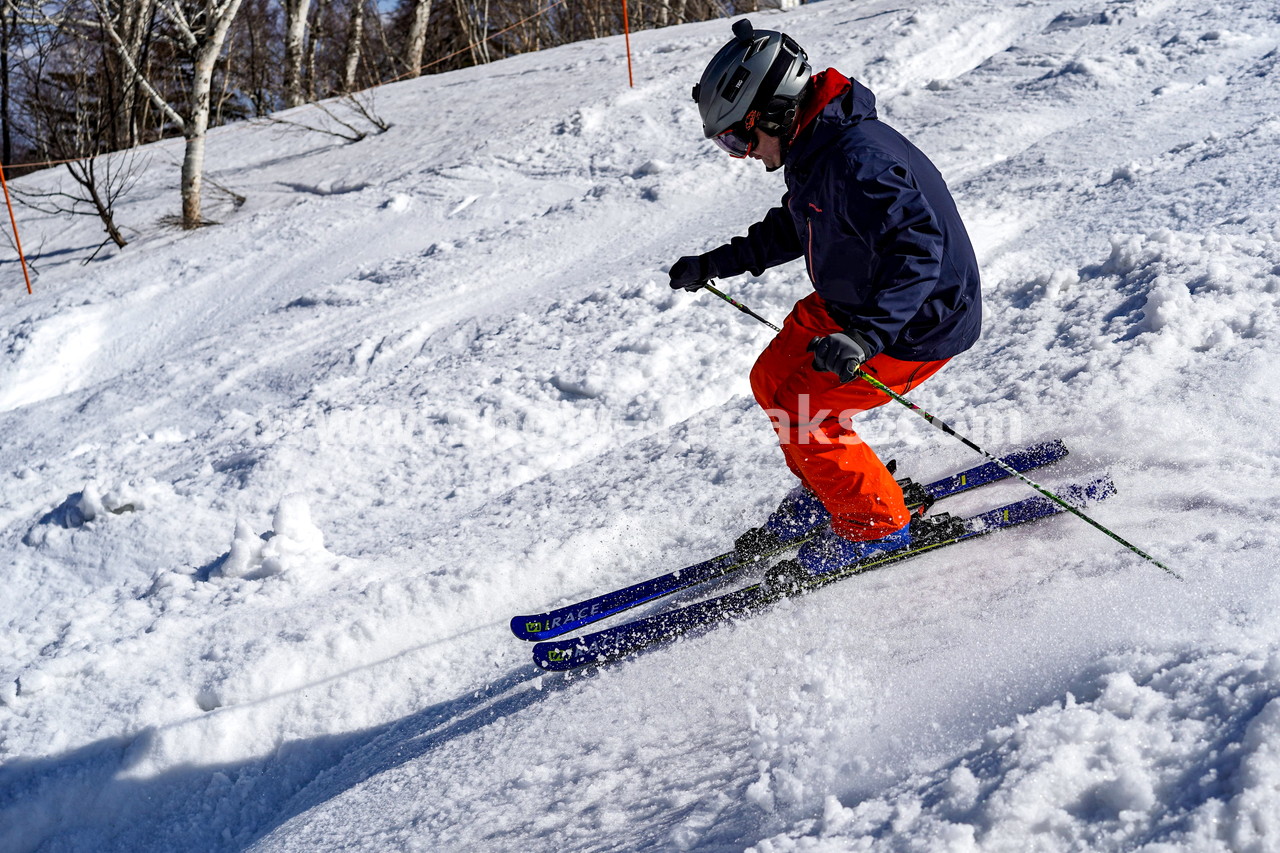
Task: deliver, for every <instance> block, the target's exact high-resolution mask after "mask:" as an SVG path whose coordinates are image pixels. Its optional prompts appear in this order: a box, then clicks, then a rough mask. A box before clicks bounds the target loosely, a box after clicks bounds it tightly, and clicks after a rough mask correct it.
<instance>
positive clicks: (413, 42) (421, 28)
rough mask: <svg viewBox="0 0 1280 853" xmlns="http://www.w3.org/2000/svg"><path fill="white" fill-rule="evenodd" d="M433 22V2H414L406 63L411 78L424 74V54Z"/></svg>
mask: <svg viewBox="0 0 1280 853" xmlns="http://www.w3.org/2000/svg"><path fill="white" fill-rule="evenodd" d="M430 22H431V0H413V17H412V18H411V19H410V24H409V38H408V39H407V40H406V41H405V63H406V64H407V65H408V66H409V74H408V76H409V77H417V76H418V75H419V74H421V73H422V54H423V51H425V50H426V47H427V24H428V23H430Z"/></svg>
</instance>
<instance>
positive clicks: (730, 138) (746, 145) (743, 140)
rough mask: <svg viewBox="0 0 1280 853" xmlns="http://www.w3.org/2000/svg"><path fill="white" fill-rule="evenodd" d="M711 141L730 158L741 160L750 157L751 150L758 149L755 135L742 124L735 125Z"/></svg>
mask: <svg viewBox="0 0 1280 853" xmlns="http://www.w3.org/2000/svg"><path fill="white" fill-rule="evenodd" d="M711 139H712V141H713V142H715V144H716V145H719V146H720V148H721V150H723V151H725V152H726V153H727V154H728V155H729V156H730V157H737V158H739V159H741V158H743V157H746V156H748V155H750V154H751V149H753V148H755V147H756V137H755V134H754V133H752V132H751V131H749V130H747V128H746V127H745V126H744V125H742V124H735V125H734V126H733V127H731V128H729V129H728V130H726V131H724V132H723V133H721V134H719V135H717V136H713V137H711Z"/></svg>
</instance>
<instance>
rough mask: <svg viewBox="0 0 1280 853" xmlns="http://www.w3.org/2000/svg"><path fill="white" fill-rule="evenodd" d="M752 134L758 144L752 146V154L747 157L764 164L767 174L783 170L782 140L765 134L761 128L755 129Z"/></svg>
mask: <svg viewBox="0 0 1280 853" xmlns="http://www.w3.org/2000/svg"><path fill="white" fill-rule="evenodd" d="M751 132H752V133H754V134H755V137H756V144H755V145H753V146H751V152H750V153H749V154H747V156H748V157H751V158H753V159H756V160H759V161H760V162H761V163H763V164H764V170H765V171H766V172H773V171H775V170H777V169H781V168H782V140H781V139H779V138H778V137H776V136H770V135H769V134H767V133H764V132H763V131H761V130H760V129H759V128H753V129H752V131H751Z"/></svg>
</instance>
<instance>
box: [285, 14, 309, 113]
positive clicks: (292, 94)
mask: <svg viewBox="0 0 1280 853" xmlns="http://www.w3.org/2000/svg"><path fill="white" fill-rule="evenodd" d="M283 4H284V104H285V106H286V107H300V106H302V105H303V104H305V103H306V102H307V99H306V94H305V92H304V90H303V85H302V61H303V58H304V55H305V52H306V35H307V15H308V14H309V13H310V11H311V0H283Z"/></svg>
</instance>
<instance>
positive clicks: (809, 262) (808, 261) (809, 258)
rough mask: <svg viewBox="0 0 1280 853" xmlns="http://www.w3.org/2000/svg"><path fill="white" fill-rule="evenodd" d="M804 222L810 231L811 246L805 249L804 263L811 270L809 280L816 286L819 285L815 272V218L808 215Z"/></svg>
mask: <svg viewBox="0 0 1280 853" xmlns="http://www.w3.org/2000/svg"><path fill="white" fill-rule="evenodd" d="M804 224H805V227H806V228H807V229H808V231H809V247H808V249H806V250H805V253H804V265H805V267H807V268H808V271H809V282H810V283H811V284H813V285H814V286H815V287H817V285H818V277H817V276H816V275H815V274H814V271H813V220H812V219H811V218H810V217H808V216H806V217H805V218H804Z"/></svg>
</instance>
